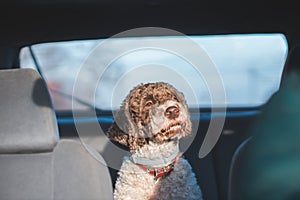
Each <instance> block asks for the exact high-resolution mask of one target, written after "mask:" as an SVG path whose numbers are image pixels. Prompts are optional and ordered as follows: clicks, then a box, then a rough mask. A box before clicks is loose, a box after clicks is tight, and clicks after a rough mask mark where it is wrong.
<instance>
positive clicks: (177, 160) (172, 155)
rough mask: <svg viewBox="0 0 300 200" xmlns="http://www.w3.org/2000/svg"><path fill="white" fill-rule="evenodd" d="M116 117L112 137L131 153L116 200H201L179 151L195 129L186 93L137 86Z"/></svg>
mask: <svg viewBox="0 0 300 200" xmlns="http://www.w3.org/2000/svg"><path fill="white" fill-rule="evenodd" d="M114 117H115V121H114V123H113V124H112V126H111V127H110V128H109V129H108V131H107V136H108V138H109V139H111V140H112V141H114V142H118V143H120V144H122V145H125V146H127V147H129V149H130V152H131V156H129V157H128V156H127V157H124V159H123V162H122V165H121V168H120V170H119V172H118V178H117V180H116V183H115V188H114V199H115V200H121V199H122V200H125V199H130V200H150V199H180V200H182V199H189V200H193V199H197V200H201V199H202V192H201V189H200V186H199V185H198V183H197V179H196V177H195V174H194V172H193V171H192V168H191V165H190V164H189V162H188V161H187V160H186V159H185V158H184V157H183V156H182V154H183V153H182V152H180V150H179V140H180V139H181V138H183V137H187V136H189V135H190V134H191V130H192V123H191V121H190V113H189V111H188V106H187V103H186V100H185V97H184V95H183V93H181V92H179V91H178V90H177V89H176V88H174V87H173V86H172V85H170V84H168V83H165V82H156V83H147V84H140V85H137V86H136V87H134V88H133V89H132V90H131V91H130V92H129V94H128V95H127V97H126V98H125V99H124V101H123V103H122V105H121V106H120V109H119V111H118V112H117V113H116V114H115V116H114Z"/></svg>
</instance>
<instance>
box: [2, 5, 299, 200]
mask: <svg viewBox="0 0 300 200" xmlns="http://www.w3.org/2000/svg"><path fill="white" fill-rule="evenodd" d="M0 16H1V17H0V25H1V28H0V92H1V94H0V199H112V198H113V189H114V184H115V182H116V179H117V177H118V167H119V166H120V165H121V162H122V158H123V156H124V155H128V154H129V152H128V150H127V149H126V148H124V147H122V146H120V145H119V144H116V143H112V142H109V140H108V138H107V137H106V136H105V132H106V131H107V130H108V128H109V127H110V125H111V124H112V123H113V121H114V113H115V111H116V109H117V108H118V106H119V104H120V101H121V98H122V97H124V94H126V93H127V92H128V91H129V89H130V87H133V86H134V84H135V83H139V82H140V81H148V80H153V79H154V80H155V79H157V80H160V79H166V80H171V81H174V83H175V84H176V83H178V86H179V87H180V86H182V88H183V89H185V88H188V89H187V90H186V91H193V92H191V94H192V95H190V96H189V93H188V92H187V93H188V95H187V96H188V97H189V99H188V102H189V101H190V102H191V106H190V112H191V120H192V123H193V130H195V131H194V132H193V137H192V139H187V140H183V143H184V144H185V147H184V148H185V150H184V156H185V157H186V158H187V159H188V160H189V162H190V163H191V166H192V168H193V171H194V172H195V174H196V177H197V180H198V183H199V185H200V187H201V190H202V193H203V199H205V200H231V199H298V198H299V197H300V195H299V194H300V190H299V188H297V185H298V186H299V184H300V178H298V176H299V175H300V173H299V172H298V173H297V170H296V168H297V166H300V165H297V164H295V165H294V162H291V161H290V162H289V165H288V166H289V167H286V168H284V167H282V168H281V166H282V165H283V163H284V162H285V161H287V158H288V157H289V155H294V157H293V161H295V163H297V162H296V161H298V160H300V159H299V154H298V156H297V155H296V153H297V152H300V150H299V147H297V145H296V144H294V143H295V142H296V141H297V138H298V137H299V136H297V132H298V135H299V129H300V127H299V129H297V126H298V124H299V123H297V112H298V110H297V109H298V108H299V107H297V105H298V104H299V103H297V102H298V100H299V99H298V98H299V97H298V96H297V95H299V90H298V91H297V80H300V76H299V75H298V74H299V72H298V71H299V64H300V63H299V58H300V55H299V53H300V52H299V46H298V45H299V43H300V28H299V27H298V26H299V25H298V19H300V13H299V12H298V11H297V6H296V4H295V2H292V1H270V0H267V1H257V0H254V1H243V2H242V1H237V0H231V1H194V0H187V1H184V2H183V1H178V0H173V1H169V0H166V1H160V0H143V1H136V0H133V1H127V2H126V1H120V0H112V1H105V0H75V1H70V0H52V1H50V0H42V1H40V0H28V1H20V0H11V1H2V2H1V3H0ZM132 30H133V31H132ZM186 36H187V38H189V40H192V41H195V42H196V43H197V44H198V45H201V46H202V48H201V52H202V50H203V49H204V51H203V52H207V53H205V55H204V54H203V55H204V56H203V55H200V56H198V57H197V53H198V52H195V51H194V49H193V48H189V47H187V48H184V47H183V46H181V47H180V48H178V49H179V50H178V52H179V51H180V52H182V53H183V54H185V55H187V57H188V56H191V57H193V55H194V54H195V55H196V57H193V59H194V58H196V60H197V58H199V59H200V60H201V59H206V58H207V59H211V60H210V61H209V62H208V64H207V65H211V66H216V68H217V69H218V70H219V77H218V80H219V79H220V80H222V81H223V82H224V88H223V90H224V92H225V99H223V100H222V99H221V100H222V101H223V102H221V103H220V104H217V103H216V104H214V102H213V100H214V99H213V96H212V97H209V96H210V95H213V94H214V92H212V93H213V94H211V91H210V89H211V88H210V87H212V90H213V91H215V90H214V89H215V88H214V87H213V86H211V85H210V83H215V84H216V85H217V82H218V80H217V79H209V78H208V79H207V80H208V81H207V82H205V72H203V74H204V75H203V76H201V75H199V74H200V72H199V71H197V69H196V68H191V69H192V70H195V69H196V71H188V68H189V67H188V64H184V63H183V62H182V61H180V60H176V59H178V58H176V59H175V58H171V56H170V55H169V54H170V52H171V51H170V52H164V51H155V52H154V50H153V49H147V50H145V51H144V52H143V54H142V53H141V54H139V52H133V53H132V52H131V53H132V56H131V55H129V54H128V55H127V54H126V55H125V54H122V56H123V57H122V58H118V59H119V60H118V59H116V60H114V61H112V60H113V59H115V58H114V57H113V55H112V54H113V53H115V52H118V51H119V52H121V53H122V51H124V52H125V51H127V49H126V48H128V49H129V50H130V49H133V48H139V45H140V44H143V45H145V46H147V45H149V44H150V45H153V44H154V46H155V45H157V47H159V45H162V44H167V46H170V48H173V46H176V43H177V42H178V44H179V43H180V41H181V39H182V38H185V37H186ZM173 37H175V39H174V40H172V38H173ZM110 38H112V39H110ZM108 39H110V40H108ZM168 39H170V41H171V42H170V43H168V42H165V41H167V40H168ZM141 41H142V42H141ZM174 41H175V42H174ZM180 44H181V43H180ZM135 45H136V46H135ZM103 47H106V48H105V49H104V48H103ZM174 48H175V47H174ZM181 50H182V51H181ZM157 52H158V53H157ZM178 57H179V58H180V59H181V57H180V56H178ZM95 58H96V59H95ZM168 59H169V60H172V59H173V60H172V62H169V60H168ZM153 60H154V63H155V65H153V66H150V64H151V62H152V61H153ZM143 62H144V63H146V65H143ZM103 63H104V64H105V63H107V64H108V63H109V66H111V67H108V68H105V69H104V68H101V67H98V66H102V65H104V64H103ZM124 63H125V64H127V65H131V66H133V65H135V66H137V67H136V68H126V67H125V64H124ZM128 63H129V64H128ZM149 63H150V64H149ZM157 63H158V64H157ZM186 63H188V62H186ZM75 65H76V66H75ZM179 65H181V67H178V68H177V66H179ZM63 66H68V67H65V68H64V67H63ZM172 66H173V67H174V69H173V68H172ZM243 70H244V71H243ZM82 74H84V76H83V75H82ZM149 74H150V75H149ZM146 75H147V76H146ZM99 76H101V77H100V78H99ZM166 76H167V78H165V77H166ZM148 77H150V78H148ZM169 77H175V78H173V79H172V78H169ZM180 77H184V78H183V81H182V82H180V80H179V79H180ZM220 77H221V78H220ZM107 80H111V82H108V83H105V81H107ZM203 80H204V81H203ZM210 80H211V82H209V81H210ZM293 81H294V82H293ZM91 82H93V83H94V82H95V83H96V84H93V83H91ZM65 83H66V84H65ZM64 84H65V85H64ZM101 84H103V86H102V85H101ZM203 88H204V89H203ZM205 88H206V89H205ZM95 91H97V92H96V95H95ZM216 91H217V90H216ZM231 91H234V92H232V93H231ZM221 93H222V92H217V94H219V95H220V96H222V94H221ZM122 95H123V96H122ZM218 97H219V96H218ZM194 99H195V100H194ZM199 102H200V103H199ZM211 102H212V104H211ZM299 106H300V105H299ZM213 122H215V123H218V125H220V127H213ZM287 127H289V128H287ZM292 127H294V128H292ZM214 128H215V129H214ZM219 129H220V130H219ZM210 131H212V132H214V135H213V136H212V134H211V133H210ZM283 132H284V133H283ZM277 133H278V134H277ZM288 133H291V135H289V134H288ZM285 134H286V135H285ZM282 135H285V136H282ZM277 136H278V137H277ZM286 138H289V139H288V140H286ZM256 139H257V140H256ZM289 142H290V143H291V146H289ZM293 142H294V143H293ZM205 145H208V146H209V147H207V146H205ZM268 145H270V147H269V148H267V147H268ZM264 147H266V148H264ZM205 148H206V149H205ZM272 159H273V160H277V162H274V163H273V164H272V163H271V164H270V165H269V163H267V161H270V160H272ZM279 161H280V162H279ZM275 166H277V168H276V169H277V170H278V171H276V172H274V171H272V170H273V169H274V168H275ZM281 169H282V171H281ZM294 170H295V171H294ZM287 171H288V172H289V175H285V173H286V172H287ZM272 172H274V173H276V174H277V173H282V176H281V177H280V178H278V177H277V176H275V175H274V174H269V176H267V175H266V176H264V175H265V174H264V173H266V174H268V173H272ZM292 172H295V173H294V174H292ZM255 178H256V179H255ZM268 178H269V179H268ZM267 181H269V182H267ZM277 181H278V184H277V185H275V184H271V183H275V182H277ZM258 183H259V184H258ZM298 183H299V184H298ZM266 185H268V187H266ZM273 185H274V187H272V186H273ZM292 188H293V189H292ZM278 191H282V192H279V193H280V194H281V195H278V196H275V197H274V193H275V194H276V193H277V192H278ZM255 195H257V196H255Z"/></svg>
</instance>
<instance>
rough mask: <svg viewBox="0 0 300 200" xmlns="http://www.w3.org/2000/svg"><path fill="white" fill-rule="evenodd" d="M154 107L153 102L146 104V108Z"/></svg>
mask: <svg viewBox="0 0 300 200" xmlns="http://www.w3.org/2000/svg"><path fill="white" fill-rule="evenodd" d="M152 105H153V102H152V101H147V102H146V104H145V107H146V108H150V107H151V106H152Z"/></svg>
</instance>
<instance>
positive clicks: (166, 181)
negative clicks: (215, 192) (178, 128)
mask: <svg viewBox="0 0 300 200" xmlns="http://www.w3.org/2000/svg"><path fill="white" fill-rule="evenodd" d="M173 143H174V142H173V141H172V142H169V143H165V144H163V145H160V146H159V148H157V147H158V145H157V144H153V143H152V144H149V145H146V146H144V147H143V148H142V149H141V150H140V151H139V156H151V157H152V158H157V157H158V156H161V155H162V154H161V152H164V154H165V153H166V152H168V153H167V154H165V156H169V155H170V154H171V153H172V152H173V150H174V145H173ZM147 150H149V151H147ZM153 155H157V156H155V157H153ZM114 199H116V200H121V199H122V200H127V199H128V200H150V199H156V200H170V199H175V200H177V199H178V200H183V199H189V200H195V199H197V200H200V199H202V193H201V190H200V187H199V185H198V184H197V181H196V177H195V174H194V173H193V171H192V168H191V166H190V164H189V163H188V161H187V160H186V159H185V158H183V157H179V158H178V159H177V161H176V163H175V166H174V169H173V171H172V172H171V173H170V175H168V176H167V177H166V178H160V179H158V180H157V181H155V180H154V177H153V176H152V175H149V174H148V173H147V172H146V171H145V170H143V169H141V168H140V167H139V166H138V165H136V164H135V163H133V162H132V160H131V159H130V158H129V157H125V158H124V160H123V163H122V166H121V169H120V171H119V177H118V179H117V181H116V184H115V191H114Z"/></svg>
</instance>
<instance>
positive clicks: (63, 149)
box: [0, 69, 112, 200]
mask: <svg viewBox="0 0 300 200" xmlns="http://www.w3.org/2000/svg"><path fill="white" fill-rule="evenodd" d="M0 92H1V95H0V109H1V110H0V199H3V200H6V199H7V200H10V199H13V200H19V199H22V200H23V199H30V200H34V199H43V200H47V199H67V200H68V199H72V200H73V199H75V200H76V199H112V183H111V178H110V175H109V171H108V168H107V166H106V165H105V161H104V160H103V158H102V157H101V155H100V154H98V153H96V152H93V149H90V148H88V147H87V146H86V145H84V144H83V143H81V142H80V141H79V140H78V141H75V140H62V139H60V138H59V134H58V128H57V122H56V117H55V113H54V111H53V107H52V104H51V100H50V96H49V93H48V90H47V87H46V85H45V82H44V81H43V79H42V78H41V77H40V76H39V74H38V73H37V72H36V71H35V70H32V69H15V70H1V71H0ZM91 152H93V153H91Z"/></svg>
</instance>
